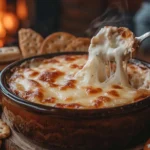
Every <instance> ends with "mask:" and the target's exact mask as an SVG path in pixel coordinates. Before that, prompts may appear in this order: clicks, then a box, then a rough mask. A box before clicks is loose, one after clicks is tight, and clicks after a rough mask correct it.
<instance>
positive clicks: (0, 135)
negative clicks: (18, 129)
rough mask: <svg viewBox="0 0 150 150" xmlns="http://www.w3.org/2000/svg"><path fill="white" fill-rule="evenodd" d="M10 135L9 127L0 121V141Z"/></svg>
mask: <svg viewBox="0 0 150 150" xmlns="http://www.w3.org/2000/svg"><path fill="white" fill-rule="evenodd" d="M9 135H10V128H9V126H8V125H7V124H6V123H5V122H3V121H2V120H1V119H0V139H4V138H7V137H8V136H9Z"/></svg>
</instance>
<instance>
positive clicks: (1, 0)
mask: <svg viewBox="0 0 150 150" xmlns="http://www.w3.org/2000/svg"><path fill="white" fill-rule="evenodd" d="M5 9H6V0H0V12H4V11H5Z"/></svg>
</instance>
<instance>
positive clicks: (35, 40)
mask: <svg viewBox="0 0 150 150" xmlns="http://www.w3.org/2000/svg"><path fill="white" fill-rule="evenodd" d="M18 34H19V46H20V49H21V52H22V55H23V57H24V58H25V57H30V56H35V55H38V54H39V50H40V46H41V44H42V42H43V40H44V39H43V37H42V36H41V35H40V34H38V33H36V32H35V31H33V30H32V29H20V30H19V33H18Z"/></svg>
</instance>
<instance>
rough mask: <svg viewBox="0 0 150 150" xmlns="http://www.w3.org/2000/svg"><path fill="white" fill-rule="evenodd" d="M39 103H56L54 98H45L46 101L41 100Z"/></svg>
mask: <svg viewBox="0 0 150 150" xmlns="http://www.w3.org/2000/svg"><path fill="white" fill-rule="evenodd" d="M41 102H42V103H55V102H56V98H55V97H51V98H46V99H43V100H42V101H41Z"/></svg>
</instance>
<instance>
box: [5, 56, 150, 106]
mask: <svg viewBox="0 0 150 150" xmlns="http://www.w3.org/2000/svg"><path fill="white" fill-rule="evenodd" d="M87 59H88V56H87V55H62V56H56V57H53V58H49V59H34V60H31V61H29V62H26V63H23V64H22V65H20V66H19V67H16V68H15V69H13V70H12V72H13V73H12V75H11V77H10V78H9V79H8V84H9V86H10V89H11V91H12V92H13V93H14V94H16V95H17V96H19V97H21V98H23V99H25V100H27V101H31V102H33V103H38V104H42V105H48V106H53V107H61V108H70V109H97V108H106V107H115V106H120V105H125V104H129V103H133V102H135V101H139V100H142V99H144V98H145V97H148V96H149V95H150V90H148V89H144V88H140V87H141V86H142V85H143V83H144V81H145V77H146V74H147V73H148V71H149V70H148V68H146V67H144V66H142V65H134V64H131V63H130V64H128V65H127V73H128V77H129V83H130V84H131V85H132V87H133V89H132V90H131V89H130V88H128V87H123V86H121V85H117V84H112V85H111V84H110V85H107V86H96V85H90V86H89V85H84V84H80V83H81V82H79V81H78V80H77V79H75V78H74V75H75V74H76V73H77V72H78V71H79V70H81V69H82V68H83V66H84V65H85V63H86V61H87ZM111 67H112V70H115V64H111ZM106 68H108V66H106ZM107 70H108V71H107V74H108V76H109V69H107ZM139 77H140V78H139ZM148 84H150V83H148Z"/></svg>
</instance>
